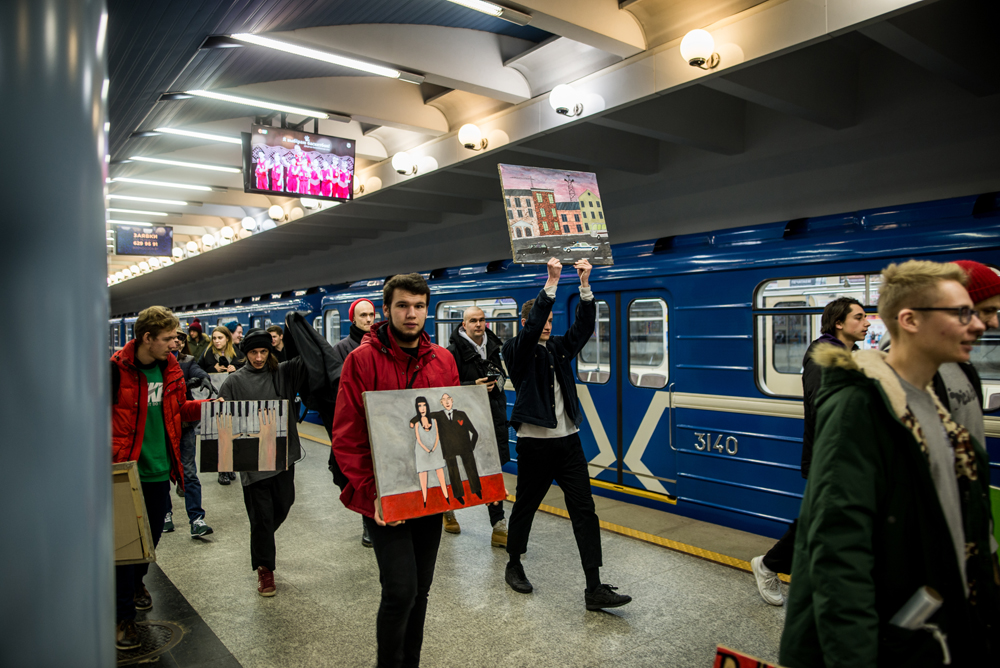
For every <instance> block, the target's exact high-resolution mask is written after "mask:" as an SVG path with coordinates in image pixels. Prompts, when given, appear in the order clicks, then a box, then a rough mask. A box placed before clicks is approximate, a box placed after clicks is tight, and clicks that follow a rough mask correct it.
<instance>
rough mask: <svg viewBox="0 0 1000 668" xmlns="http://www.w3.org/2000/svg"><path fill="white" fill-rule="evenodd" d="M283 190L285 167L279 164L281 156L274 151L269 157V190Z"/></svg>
mask: <svg viewBox="0 0 1000 668" xmlns="http://www.w3.org/2000/svg"><path fill="white" fill-rule="evenodd" d="M284 189H285V166H284V165H283V164H282V163H281V156H280V155H278V153H277V151H275V153H274V155H273V156H271V190H284Z"/></svg>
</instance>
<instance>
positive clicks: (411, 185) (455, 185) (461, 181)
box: [396, 171, 501, 201]
mask: <svg viewBox="0 0 1000 668" xmlns="http://www.w3.org/2000/svg"><path fill="white" fill-rule="evenodd" d="M396 188H397V189H398V190H405V191H408V192H422V193H430V194H436V195H455V194H460V195H461V196H462V197H468V198H475V199H482V200H496V201H499V200H500V196H501V194H500V186H499V184H495V183H490V182H488V181H487V180H486V179H482V178H479V177H475V176H469V175H467V174H458V173H456V172H452V171H448V172H436V173H432V174H429V175H427V176H424V177H417V178H415V179H412V180H410V181H404V182H403V183H401V184H399V185H398V186H396Z"/></svg>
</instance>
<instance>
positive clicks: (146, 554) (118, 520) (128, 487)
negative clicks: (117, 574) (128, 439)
mask: <svg viewBox="0 0 1000 668" xmlns="http://www.w3.org/2000/svg"><path fill="white" fill-rule="evenodd" d="M111 480H112V486H111V489H112V495H113V499H114V518H115V565H116V566H125V565H128V564H144V563H149V562H151V561H156V553H155V552H154V551H153V533H152V531H150V530H149V519H148V518H147V517H146V502H145V500H144V499H143V498H142V485H140V484H139V471H138V469H137V468H136V463H135V462H125V463H123V464H112V466H111Z"/></svg>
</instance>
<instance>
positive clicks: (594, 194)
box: [497, 164, 614, 265]
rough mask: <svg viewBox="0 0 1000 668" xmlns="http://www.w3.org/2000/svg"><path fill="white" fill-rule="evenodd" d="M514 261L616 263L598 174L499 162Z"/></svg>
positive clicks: (531, 262) (525, 262)
mask: <svg viewBox="0 0 1000 668" xmlns="http://www.w3.org/2000/svg"><path fill="white" fill-rule="evenodd" d="M497 167H498V168H499V169H500V184H501V187H502V188H503V204H504V210H505V211H506V212H507V231H508V233H509V234H510V247H511V250H512V252H513V254H514V262H519V263H522V264H545V263H546V262H548V261H549V258H551V257H556V258H559V260H561V261H562V263H563V264H573V263H574V262H576V261H577V260H590V264H593V265H599V264H614V261H613V260H612V258H611V243H610V242H609V241H608V223H607V219H606V218H605V212H604V203H603V202H602V200H601V191H600V190H598V188H597V175H596V174H593V173H592V172H571V171H565V170H562V169H542V168H541V167H523V166H521V165H504V164H500V165H497Z"/></svg>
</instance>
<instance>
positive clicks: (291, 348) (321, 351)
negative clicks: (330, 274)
mask: <svg viewBox="0 0 1000 668" xmlns="http://www.w3.org/2000/svg"><path fill="white" fill-rule="evenodd" d="M285 354H286V355H287V357H288V359H293V358H294V357H299V358H300V359H301V361H302V363H303V364H304V366H305V368H306V373H307V374H308V376H309V382H308V387H307V388H304V389H303V390H301V391H300V392H299V394H300V395H301V396H302V401H303V402H304V403H305V405H306V406H307V407H308V408H310V409H311V410H314V411H316V412H317V413H319V417H320V419H321V420H322V421H323V426H324V427H325V428H326V433H327V435H330V434H331V431H332V428H333V409H334V407H335V406H336V403H337V392H336V385H335V384H334V383H333V382H332V381H331V378H333V377H334V375H336V377H337V378H339V377H340V365H339V364H336V363H335V361H336V355H334V351H333V346H331V345H330V344H329V343H327V341H326V339H324V338H323V337H322V335H320V333H319V332H317V331H316V330H315V329H313V327H312V325H310V324H309V323H308V322H306V319H305V318H303V317H302V314H301V313H296V312H294V311H293V312H291V313H289V314H288V315H286V316H285ZM286 364H289V362H286ZM330 470H331V471H333V481H334V482H335V483H336V484H337V485H338V486H339V487H340V488H341V489H343V487H344V485H346V484H347V478H346V477H344V474H343V473H341V471H340V468H339V467H337V462H336V459H334V458H333V455H332V450H331V456H330Z"/></svg>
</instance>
